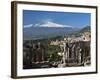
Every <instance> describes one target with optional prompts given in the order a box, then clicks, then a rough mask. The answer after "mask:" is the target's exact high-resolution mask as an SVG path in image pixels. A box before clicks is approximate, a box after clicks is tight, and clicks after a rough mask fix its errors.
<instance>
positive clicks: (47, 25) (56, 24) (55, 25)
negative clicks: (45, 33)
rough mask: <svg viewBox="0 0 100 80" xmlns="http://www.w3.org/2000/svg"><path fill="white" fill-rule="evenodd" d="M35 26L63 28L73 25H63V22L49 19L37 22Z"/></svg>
mask: <svg viewBox="0 0 100 80" xmlns="http://www.w3.org/2000/svg"><path fill="white" fill-rule="evenodd" d="M35 27H61V28H63V27H71V26H68V25H62V24H58V23H54V22H51V21H47V22H44V23H38V24H35Z"/></svg>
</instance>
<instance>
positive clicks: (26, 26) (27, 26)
mask: <svg viewBox="0 0 100 80" xmlns="http://www.w3.org/2000/svg"><path fill="white" fill-rule="evenodd" d="M32 26H33V24H29V25H24V28H29V27H32Z"/></svg>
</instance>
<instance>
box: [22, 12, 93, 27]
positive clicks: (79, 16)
mask: <svg viewBox="0 0 100 80" xmlns="http://www.w3.org/2000/svg"><path fill="white" fill-rule="evenodd" d="M90 20H91V14H90V13H75V12H51V11H33V10H23V26H24V27H30V26H34V25H36V24H40V23H44V24H46V23H48V25H49V23H50V24H58V25H64V26H72V27H84V26H87V25H90V24H91V23H90Z"/></svg>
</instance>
